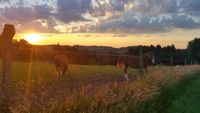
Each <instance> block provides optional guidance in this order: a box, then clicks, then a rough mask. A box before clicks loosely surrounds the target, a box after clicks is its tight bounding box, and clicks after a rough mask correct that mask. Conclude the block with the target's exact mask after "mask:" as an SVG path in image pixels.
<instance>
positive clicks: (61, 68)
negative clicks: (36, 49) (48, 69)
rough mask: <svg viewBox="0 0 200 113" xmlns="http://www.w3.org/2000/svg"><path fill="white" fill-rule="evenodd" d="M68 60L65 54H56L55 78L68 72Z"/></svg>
mask: <svg viewBox="0 0 200 113" xmlns="http://www.w3.org/2000/svg"><path fill="white" fill-rule="evenodd" d="M68 63H69V62H68V58H67V56H66V55H65V54H57V55H55V56H54V64H55V66H56V70H57V78H58V77H59V76H63V75H64V74H65V72H66V71H68Z"/></svg>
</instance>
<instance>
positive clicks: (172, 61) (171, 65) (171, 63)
mask: <svg viewBox="0 0 200 113" xmlns="http://www.w3.org/2000/svg"><path fill="white" fill-rule="evenodd" d="M173 64H174V60H173V57H172V56H171V58H170V71H171V72H172V69H173Z"/></svg>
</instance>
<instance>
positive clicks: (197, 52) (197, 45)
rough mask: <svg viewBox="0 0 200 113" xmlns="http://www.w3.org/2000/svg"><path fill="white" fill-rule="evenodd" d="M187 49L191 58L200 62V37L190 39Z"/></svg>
mask: <svg viewBox="0 0 200 113" xmlns="http://www.w3.org/2000/svg"><path fill="white" fill-rule="evenodd" d="M187 50H188V55H189V58H190V59H191V60H198V61H199V62H200V38H195V39H194V40H192V41H190V42H189V43H188V46H187Z"/></svg>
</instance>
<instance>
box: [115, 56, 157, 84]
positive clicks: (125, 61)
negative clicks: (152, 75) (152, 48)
mask: <svg viewBox="0 0 200 113" xmlns="http://www.w3.org/2000/svg"><path fill="white" fill-rule="evenodd" d="M139 59H140V57H139V56H131V55H127V56H120V57H119V58H118V61H117V66H118V67H123V68H124V75H123V76H124V78H125V79H126V80H128V75H127V69H128V67H131V68H137V69H138V68H139V67H140V64H139V61H140V60H139ZM154 63H155V59H154V55H153V53H145V54H144V56H143V68H144V69H145V71H146V73H147V72H148V70H147V67H148V66H149V65H151V64H154Z"/></svg>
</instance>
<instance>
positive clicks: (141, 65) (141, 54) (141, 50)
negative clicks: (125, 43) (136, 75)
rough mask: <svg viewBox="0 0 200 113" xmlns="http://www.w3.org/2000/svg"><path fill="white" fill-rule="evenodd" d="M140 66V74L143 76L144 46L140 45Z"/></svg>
mask: <svg viewBox="0 0 200 113" xmlns="http://www.w3.org/2000/svg"><path fill="white" fill-rule="evenodd" d="M139 56H140V57H139V66H140V75H141V76H143V75H144V72H143V47H142V46H139Z"/></svg>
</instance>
